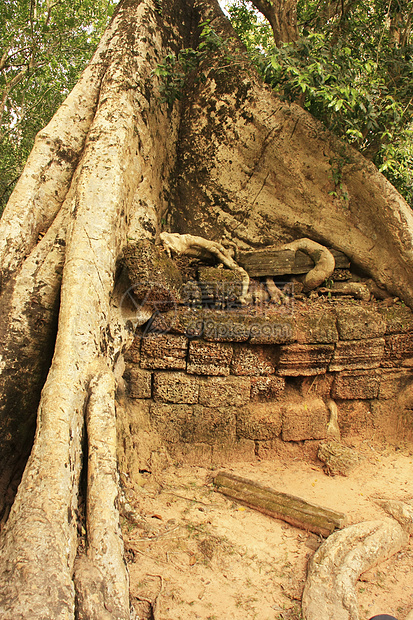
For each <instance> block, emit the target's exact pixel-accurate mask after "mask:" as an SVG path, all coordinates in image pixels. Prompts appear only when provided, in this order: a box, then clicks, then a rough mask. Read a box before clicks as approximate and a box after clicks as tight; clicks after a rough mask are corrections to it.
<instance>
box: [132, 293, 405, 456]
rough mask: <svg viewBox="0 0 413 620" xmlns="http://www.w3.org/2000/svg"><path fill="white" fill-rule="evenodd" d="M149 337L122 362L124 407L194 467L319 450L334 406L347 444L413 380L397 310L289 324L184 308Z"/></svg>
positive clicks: (309, 314) (366, 310)
mask: <svg viewBox="0 0 413 620" xmlns="http://www.w3.org/2000/svg"><path fill="white" fill-rule="evenodd" d="M165 326H167V329H166V328H165ZM152 329H154V330H158V331H154V332H152V333H149V334H140V335H139V334H138V335H137V336H136V337H135V340H134V342H133V345H132V347H131V348H130V349H129V351H128V352H127V354H126V361H127V369H126V373H125V379H126V382H127V384H128V390H129V396H130V398H132V399H142V400H146V401H147V402H148V404H149V417H150V421H151V424H152V427H153V428H154V429H155V430H156V431H157V432H158V433H159V435H160V436H161V438H162V440H163V441H164V442H165V445H167V446H168V448H169V450H170V452H171V454H173V455H180V456H181V457H183V458H185V460H189V461H191V459H194V460H195V461H196V458H195V457H194V455H198V457H199V459H200V461H199V462H202V463H205V462H210V459H211V458H212V459H213V460H214V459H215V461H216V460H217V459H218V460H219V459H220V458H221V457H222V458H223V456H222V455H225V454H226V455H227V456H228V454H231V455H232V456H233V455H234V454H238V455H239V457H241V455H244V458H253V457H254V454H255V453H257V452H259V447H260V442H268V441H272V440H275V439H277V438H281V439H282V440H283V441H305V440H319V439H323V438H325V437H326V433H327V425H328V421H329V410H328V407H327V402H328V399H330V398H332V399H334V400H335V401H336V402H337V405H338V408H339V424H340V428H341V431H342V433H343V434H346V433H348V434H351V433H359V432H363V430H364V431H365V430H366V429H371V428H373V427H374V425H375V423H376V422H375V420H376V421H377V419H378V418H379V415H380V414H379V413H377V412H378V411H379V409H378V407H379V405H380V403H381V402H387V401H388V402H391V400H392V399H393V400H394V399H397V397H398V395H399V394H400V393H401V391H402V390H403V389H404V388H405V387H406V386H407V385H409V383H411V382H412V381H413V317H412V313H411V312H410V310H408V309H406V308H404V307H403V306H402V305H401V304H399V305H396V306H392V307H390V308H386V307H382V308H378V309H375V308H372V307H371V306H368V305H367V304H363V302H353V303H351V302H350V303H347V304H337V305H333V304H329V303H326V302H325V303H324V304H321V303H319V304H315V307H314V306H312V307H305V306H301V307H299V308H297V309H296V311H295V313H294V314H293V315H291V316H286V317H285V316H282V314H280V313H278V314H277V312H276V311H274V312H273V313H272V314H271V313H267V315H266V316H263V315H256V316H254V314H252V313H251V314H248V313H246V312H245V311H242V310H236V311H233V312H229V311H225V312H224V311H222V312H220V311H211V310H207V311H202V310H199V311H196V310H190V309H188V308H183V309H180V310H177V311H174V312H170V313H166V314H165V315H162V316H160V317H158V319H155V321H153V323H152ZM182 455H183V456H182ZM214 455H215V456H214ZM231 458H232V457H231Z"/></svg>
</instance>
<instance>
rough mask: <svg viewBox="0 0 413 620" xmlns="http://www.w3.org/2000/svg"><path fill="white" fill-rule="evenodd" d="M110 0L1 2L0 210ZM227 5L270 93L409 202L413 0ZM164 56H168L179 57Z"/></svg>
mask: <svg viewBox="0 0 413 620" xmlns="http://www.w3.org/2000/svg"><path fill="white" fill-rule="evenodd" d="M115 4H117V2H116V0H99V1H98V2H91V1H90V0H87V1H80V0H76V1H75V2H68V1H67V0H56V1H52V0H31V1H29V0H20V1H19V2H17V3H15V2H11V1H10V0H5V2H4V3H3V4H2V6H1V7H0V29H1V30H0V31H1V41H2V44H1V49H0V56H1V58H0V69H1V74H0V97H1V100H0V119H1V129H0V145H1V146H0V148H1V155H0V173H1V174H0V179H1V180H0V211H1V210H2V209H3V208H4V205H5V204H6V203H7V200H8V197H9V195H10V193H11V191H12V189H13V187H14V185H15V183H16V181H17V179H18V178H19V176H20V174H21V172H22V169H23V166H24V164H25V162H26V159H27V156H28V154H29V152H30V150H31V148H32V146H33V141H34V137H35V135H36V133H37V132H38V131H39V130H40V129H41V128H42V127H44V126H45V125H46V124H47V122H48V121H49V120H50V118H51V117H52V115H53V114H54V112H55V110H56V109H57V108H58V107H59V105H60V104H61V103H62V101H63V99H64V98H65V96H66V95H67V94H68V92H70V90H71V88H72V87H73V85H74V84H75V83H76V80H77V79H78V77H79V74H80V72H81V71H82V69H83V68H84V66H85V65H86V63H87V62H88V60H89V58H90V57H91V55H92V53H93V50H94V48H95V47H96V45H97V42H98V40H99V38H100V36H101V35H102V32H103V30H104V28H105V26H106V24H107V22H108V19H109V17H110V16H111V15H112V13H113V9H114V6H115ZM255 7H257V8H258V9H259V10H260V11H261V13H262V14H263V15H265V16H266V17H267V18H268V19H269V20H270V22H271V26H270V24H269V22H267V21H266V20H263V18H262V15H261V16H260V14H259V13H258V12H257V9H256V8H255ZM227 10H228V12H229V16H230V19H231V21H232V24H233V26H234V27H235V29H236V31H237V33H238V35H239V36H240V37H241V39H242V41H243V42H244V44H245V45H246V47H247V50H248V53H249V55H250V56H251V57H252V58H253V60H254V62H255V64H256V66H257V67H258V69H259V71H260V73H261V75H262V76H263V78H264V79H265V80H266V81H267V82H268V83H269V84H271V85H272V87H273V88H274V89H275V91H276V92H277V93H278V94H279V95H280V96H281V97H283V98H285V99H287V100H288V101H295V102H297V103H299V104H300V105H302V106H303V107H304V108H305V109H307V110H308V111H309V112H310V113H311V114H313V115H314V116H315V117H316V118H318V119H320V120H322V121H323V122H324V123H325V125H326V126H327V127H328V128H329V129H330V130H332V131H333V132H334V133H336V134H337V135H338V136H340V137H343V138H345V139H346V140H347V141H348V142H350V143H351V144H353V145H354V146H355V147H356V148H358V149H359V150H360V151H361V152H362V153H363V154H364V155H365V156H367V157H368V158H370V159H372V161H373V162H374V163H375V164H376V165H377V167H378V168H379V170H380V171H381V172H383V173H384V174H385V176H387V178H388V179H389V180H390V181H391V182H392V183H393V184H394V185H395V187H396V188H397V189H398V190H399V191H400V192H401V194H402V195H403V196H404V197H405V198H406V199H407V201H408V202H409V203H410V204H411V205H412V204H413V178H412V173H411V169H412V167H413V147H412V133H413V129H412V119H413V93H412V90H411V86H410V85H411V83H412V79H413V44H412V28H411V26H412V13H413V8H412V5H411V3H410V2H408V1H407V0H390V1H389V2H388V1H387V0H386V1H385V0H347V2H334V1H330V0H321V1H319V0H298V2H296V0H289V2H285V1H283V2H280V1H279V2H275V3H269V2H267V1H266V0H259V1H258V2H255V3H254V5H253V4H252V3H251V2H247V1H246V0H239V1H236V2H230V3H229V4H228V6H227ZM209 32H211V31H210V30H209ZM210 41H211V38H210V40H209V42H208V41H207V42H205V41H204V42H203V44H204V45H208V43H210ZM201 45H202V44H201ZM208 46H209V45H208ZM186 51H187V53H186V55H185V57H183V56H181V58H180V60H181V64H183V65H184V66H183V70H184V73H185V72H187V71H188V69H191V68H193V64H194V60H196V61H197V62H198V58H196V59H194V57H193V56H194V50H186ZM191 52H192V53H191ZM166 63H167V64H168V63H169V64H171V63H175V59H174V56H173V55H171V57H170V58H169V59H166ZM175 64H176V63H175ZM180 69H182V67H180ZM161 70H162V69H161ZM161 70H160V71H161ZM178 72H179V70H178V67H175V73H174V79H173V80H172V81H173V83H172V84H169V85H168V89H169V91H170V90H171V89H173V88H174V87H175V86H177V87H178V88H179V84H180V83H181V82H182V79H183V74H182V72H181V74H180V75H177V73H178ZM171 73H172V72H171V71H170V70H168V79H170V76H171Z"/></svg>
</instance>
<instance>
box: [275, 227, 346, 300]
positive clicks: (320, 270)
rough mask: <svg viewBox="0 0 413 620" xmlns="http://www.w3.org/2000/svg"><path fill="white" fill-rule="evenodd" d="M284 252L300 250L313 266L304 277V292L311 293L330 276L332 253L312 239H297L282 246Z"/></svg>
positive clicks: (331, 271)
mask: <svg viewBox="0 0 413 620" xmlns="http://www.w3.org/2000/svg"><path fill="white" fill-rule="evenodd" d="M283 248H284V249H286V250H295V251H297V250H301V251H302V252H305V253H306V254H308V255H309V257H310V258H311V259H312V260H313V261H314V263H315V265H314V267H313V269H311V271H309V272H308V273H307V275H306V276H305V277H304V280H303V283H304V290H306V291H312V290H313V289H315V288H317V286H320V284H322V283H323V282H324V280H326V279H327V278H329V277H330V276H331V274H332V273H333V271H334V268H335V260H334V256H333V255H332V253H331V252H330V251H329V250H328V249H327V248H326V247H324V246H323V245H320V244H319V243H317V242H316V241H312V239H305V238H303V239H297V240H296V241H292V242H291V243H287V245H284V246H283Z"/></svg>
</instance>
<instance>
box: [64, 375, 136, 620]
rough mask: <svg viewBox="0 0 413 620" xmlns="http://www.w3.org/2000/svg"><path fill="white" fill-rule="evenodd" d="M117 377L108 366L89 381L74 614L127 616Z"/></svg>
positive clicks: (83, 619)
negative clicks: (83, 536) (83, 549)
mask: <svg viewBox="0 0 413 620" xmlns="http://www.w3.org/2000/svg"><path fill="white" fill-rule="evenodd" d="M114 400H115V380H114V376H113V373H112V372H111V371H110V370H109V368H106V370H105V369H103V370H102V371H101V372H99V373H98V374H97V376H96V377H95V378H94V379H93V380H92V381H91V383H90V398H89V402H88V409H87V414H86V429H87V440H88V468H87V499H86V515H87V533H88V538H87V540H88V550H87V555H86V556H82V557H80V558H78V559H77V560H76V562H75V586H76V591H77V605H76V608H77V618H78V619H79V620H127V619H128V618H129V578H128V573H127V570H126V566H125V564H124V562H123V542H122V538H121V532H120V528H119V512H118V509H117V504H118V494H119V484H118V478H119V476H118V471H117V457H116V445H117V444H116V413H115V402H114Z"/></svg>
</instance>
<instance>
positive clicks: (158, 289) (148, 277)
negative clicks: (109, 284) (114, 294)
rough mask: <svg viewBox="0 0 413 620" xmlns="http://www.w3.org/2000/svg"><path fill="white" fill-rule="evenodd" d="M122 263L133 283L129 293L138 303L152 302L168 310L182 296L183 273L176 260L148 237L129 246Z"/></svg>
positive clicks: (162, 310)
mask: <svg viewBox="0 0 413 620" xmlns="http://www.w3.org/2000/svg"><path fill="white" fill-rule="evenodd" d="M123 264H124V268H125V270H126V273H127V275H128V278H129V282H130V286H131V288H130V292H131V294H133V295H134V296H135V297H136V300H137V302H138V303H142V304H145V305H152V306H153V307H154V309H155V308H156V309H157V310H158V312H165V311H167V310H169V309H170V308H172V307H174V306H175V305H176V302H177V301H179V299H180V292H181V288H182V276H181V273H180V271H179V269H178V267H177V265H176V264H175V263H174V261H173V260H172V259H171V258H169V256H168V255H167V254H166V253H165V252H164V251H163V250H162V248H161V247H160V246H156V245H154V244H153V243H152V242H151V241H150V240H149V239H142V240H141V241H139V242H137V243H135V244H133V245H129V246H128V247H127V248H126V249H125V250H124V255H123Z"/></svg>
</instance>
